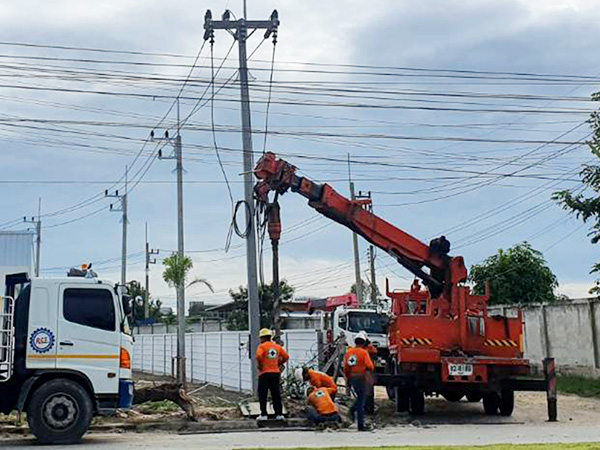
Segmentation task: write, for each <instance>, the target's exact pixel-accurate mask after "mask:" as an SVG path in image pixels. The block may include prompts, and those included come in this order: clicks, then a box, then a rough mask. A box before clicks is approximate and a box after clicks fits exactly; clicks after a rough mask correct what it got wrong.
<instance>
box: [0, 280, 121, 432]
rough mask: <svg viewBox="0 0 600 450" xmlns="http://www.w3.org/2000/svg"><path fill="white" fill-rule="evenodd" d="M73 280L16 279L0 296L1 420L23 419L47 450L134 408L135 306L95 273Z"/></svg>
mask: <svg viewBox="0 0 600 450" xmlns="http://www.w3.org/2000/svg"><path fill="white" fill-rule="evenodd" d="M70 275H71V276H67V277H64V278H48V279H46V278H33V279H29V278H28V276H27V274H25V273H20V274H10V275H7V276H6V286H5V288H6V289H5V295H2V296H0V413H2V414H9V413H10V412H12V411H17V412H19V413H21V412H25V413H26V414H27V422H28V424H29V428H30V429H31V431H32V433H33V434H34V435H35V436H36V437H37V439H38V440H39V441H40V442H41V443H45V444H72V443H76V442H78V441H79V440H80V439H81V437H82V436H83V434H84V433H85V432H86V431H87V429H88V427H89V425H90V423H91V421H92V417H93V416H94V415H108V414H111V413H113V412H115V411H116V409H117V408H128V407H131V404H132V401H133V381H132V371H131V355H132V354H133V337H132V334H131V331H130V327H129V323H128V317H127V316H128V314H129V312H130V307H131V304H130V299H129V297H128V296H127V295H126V294H125V293H124V291H123V290H122V288H121V287H118V286H115V285H114V284H113V283H111V282H110V281H107V280H102V279H99V278H97V277H96V276H95V273H94V272H93V271H91V268H89V269H86V270H79V269H75V270H71V271H70Z"/></svg>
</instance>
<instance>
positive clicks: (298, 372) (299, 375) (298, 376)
mask: <svg viewBox="0 0 600 450" xmlns="http://www.w3.org/2000/svg"><path fill="white" fill-rule="evenodd" d="M294 377H295V378H296V380H297V381H298V383H304V376H303V374H302V367H298V368H297V369H296V370H294Z"/></svg>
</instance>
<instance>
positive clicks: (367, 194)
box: [356, 191, 377, 306]
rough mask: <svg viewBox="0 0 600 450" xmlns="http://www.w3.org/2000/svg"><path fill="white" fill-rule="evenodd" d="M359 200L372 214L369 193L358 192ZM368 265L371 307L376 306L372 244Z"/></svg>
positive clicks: (371, 202) (373, 249)
mask: <svg viewBox="0 0 600 450" xmlns="http://www.w3.org/2000/svg"><path fill="white" fill-rule="evenodd" d="M356 198H357V199H359V200H367V202H366V204H365V206H366V208H367V209H368V210H369V211H370V212H371V213H372V212H373V199H372V198H371V191H368V192H367V193H366V194H364V193H363V192H362V191H358V195H357V196H356ZM369 265H370V272H371V283H370V284H371V303H372V304H373V306H375V305H377V279H376V278H375V247H374V246H373V244H370V245H369Z"/></svg>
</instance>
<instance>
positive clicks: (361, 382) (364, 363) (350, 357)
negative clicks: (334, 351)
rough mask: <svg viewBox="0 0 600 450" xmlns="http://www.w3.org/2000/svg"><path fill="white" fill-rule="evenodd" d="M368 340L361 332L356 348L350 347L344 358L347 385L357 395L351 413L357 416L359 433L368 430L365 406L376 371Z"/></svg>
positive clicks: (355, 340)
mask: <svg viewBox="0 0 600 450" xmlns="http://www.w3.org/2000/svg"><path fill="white" fill-rule="evenodd" d="M368 340H369V339H368V337H367V333H365V332H364V331H361V332H360V333H358V334H357V335H356V338H355V339H354V343H355V344H356V347H350V348H349V349H348V350H347V351H346V355H345V356H344V375H345V376H346V383H347V386H350V387H352V390H354V393H355V394H356V401H355V402H354V405H353V406H352V408H351V412H352V415H355V414H356V420H357V424H358V430H359V431H366V430H368V428H367V427H366V426H365V405H366V402H367V396H368V395H369V392H370V386H371V383H372V380H373V377H372V373H373V371H374V370H375V366H374V365H373V361H372V360H371V357H370V356H369V352H368V351H367V350H366V346H367V342H368Z"/></svg>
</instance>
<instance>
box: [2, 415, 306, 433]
mask: <svg viewBox="0 0 600 450" xmlns="http://www.w3.org/2000/svg"><path fill="white" fill-rule="evenodd" d="M307 425H308V421H307V420H305V419H289V420H288V421H287V426H285V427H282V426H278V427H277V428H268V427H264V428H263V427H259V426H258V425H257V424H256V422H255V421H254V420H202V421H199V422H187V421H161V422H140V423H127V422H118V423H107V424H98V425H92V426H91V427H90V429H89V433H124V432H133V433H147V432H153V431H159V432H171V433H177V434H206V433H230V432H242V431H263V430H264V431H267V430H275V431H285V430H289V431H292V430H293V431H298V430H303V429H308V426H307ZM0 434H13V435H22V436H24V435H28V434H30V433H29V427H27V426H26V425H21V426H16V425H3V426H0Z"/></svg>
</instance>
